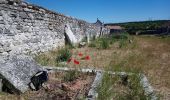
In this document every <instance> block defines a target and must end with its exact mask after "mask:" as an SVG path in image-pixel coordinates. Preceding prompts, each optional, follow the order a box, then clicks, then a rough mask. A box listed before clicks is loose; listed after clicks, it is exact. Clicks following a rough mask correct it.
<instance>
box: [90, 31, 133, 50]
mask: <svg viewBox="0 0 170 100" xmlns="http://www.w3.org/2000/svg"><path fill="white" fill-rule="evenodd" d="M128 39H130V36H129V34H128V33H120V34H119V35H112V36H111V38H110V37H102V38H97V39H96V40H93V41H91V43H90V44H89V45H88V46H89V47H96V48H98V49H108V48H109V47H110V45H112V44H113V43H114V42H119V44H120V48H122V47H123V46H125V45H126V42H127V40H128Z"/></svg>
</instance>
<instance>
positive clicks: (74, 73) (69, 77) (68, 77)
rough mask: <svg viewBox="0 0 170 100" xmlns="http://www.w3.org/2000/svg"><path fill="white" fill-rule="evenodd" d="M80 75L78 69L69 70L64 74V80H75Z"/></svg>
mask: <svg viewBox="0 0 170 100" xmlns="http://www.w3.org/2000/svg"><path fill="white" fill-rule="evenodd" d="M79 75H80V72H78V71H76V70H72V71H68V72H67V73H66V75H65V76H64V78H63V80H64V81H66V82H71V81H73V80H75V79H76V78H78V77H79Z"/></svg>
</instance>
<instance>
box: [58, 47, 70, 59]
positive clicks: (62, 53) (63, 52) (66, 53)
mask: <svg viewBox="0 0 170 100" xmlns="http://www.w3.org/2000/svg"><path fill="white" fill-rule="evenodd" d="M71 56H72V53H71V52H70V50H69V49H68V48H62V49H60V50H58V56H57V57H56V61H57V62H64V61H68V59H70V57H71Z"/></svg>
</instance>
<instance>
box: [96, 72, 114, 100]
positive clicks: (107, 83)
mask: <svg viewBox="0 0 170 100" xmlns="http://www.w3.org/2000/svg"><path fill="white" fill-rule="evenodd" d="M113 82H114V81H113V78H112V76H111V75H110V74H108V73H104V75H103V79H102V82H101V83H100V84H99V86H98V87H97V93H98V98H97V100H111V98H112V95H113V94H112V85H113Z"/></svg>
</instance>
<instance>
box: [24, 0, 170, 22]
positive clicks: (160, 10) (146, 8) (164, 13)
mask: <svg viewBox="0 0 170 100" xmlns="http://www.w3.org/2000/svg"><path fill="white" fill-rule="evenodd" d="M26 1H27V2H29V3H33V4H36V5H39V6H42V7H44V8H47V9H50V10H52V11H55V12H59V13H62V14H64V15H67V16H72V17H74V18H78V19H82V20H85V21H88V22H91V23H93V22H95V21H96V20H97V18H99V19H100V20H101V21H102V22H104V23H119V22H131V21H146V20H167V19H170V0H26Z"/></svg>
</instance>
